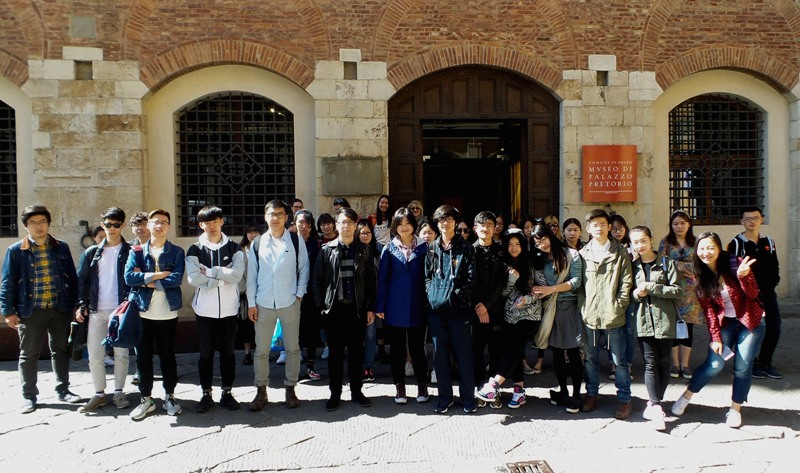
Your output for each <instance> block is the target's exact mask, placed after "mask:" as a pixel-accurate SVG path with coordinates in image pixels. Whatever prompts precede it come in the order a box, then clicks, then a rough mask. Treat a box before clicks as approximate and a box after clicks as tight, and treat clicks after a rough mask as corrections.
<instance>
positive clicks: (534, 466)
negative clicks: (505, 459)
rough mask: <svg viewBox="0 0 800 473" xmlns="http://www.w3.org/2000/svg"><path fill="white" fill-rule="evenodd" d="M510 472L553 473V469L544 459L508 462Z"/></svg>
mask: <svg viewBox="0 0 800 473" xmlns="http://www.w3.org/2000/svg"><path fill="white" fill-rule="evenodd" d="M506 466H507V467H508V471H509V473H553V469H552V468H550V465H548V464H547V462H546V461H544V460H531V461H526V462H517V463H508V464H507V465H506Z"/></svg>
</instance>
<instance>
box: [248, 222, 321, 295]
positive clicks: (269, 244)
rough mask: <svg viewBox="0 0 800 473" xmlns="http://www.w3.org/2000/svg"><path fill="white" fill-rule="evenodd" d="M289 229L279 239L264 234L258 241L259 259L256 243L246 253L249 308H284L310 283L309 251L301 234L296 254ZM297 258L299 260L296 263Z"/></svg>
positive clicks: (304, 290)
mask: <svg viewBox="0 0 800 473" xmlns="http://www.w3.org/2000/svg"><path fill="white" fill-rule="evenodd" d="M291 238H292V237H291V236H290V233H289V231H288V230H284V232H283V236H281V238H280V239H275V238H273V237H272V234H271V233H265V234H264V236H262V237H261V240H260V241H259V248H258V261H256V253H255V248H254V245H250V250H249V251H248V253H247V307H255V306H256V305H259V306H261V307H265V308H267V309H283V308H286V307H289V306H290V305H292V304H294V303H295V302H296V301H297V298H298V297H303V296H304V295H305V293H306V289H307V286H308V274H309V263H308V252H307V251H306V244H305V243H304V242H303V239H302V238H300V237H299V236H298V240H299V241H298V244H297V249H298V250H299V254H298V255H296V256H295V252H294V245H293V244H292V240H291ZM295 261H297V263H296V264H295Z"/></svg>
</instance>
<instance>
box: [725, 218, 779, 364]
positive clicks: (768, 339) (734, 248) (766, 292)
mask: <svg viewBox="0 0 800 473" xmlns="http://www.w3.org/2000/svg"><path fill="white" fill-rule="evenodd" d="M762 223H764V214H763V213H762V212H761V209H760V208H758V207H748V208H745V209H744V212H742V225H743V226H744V231H743V232H742V233H740V234H738V235H737V236H736V237H734V238H733V240H731V242H730V243H729V244H728V253H730V254H732V255H736V256H738V257H739V258H744V257H745V256H749V257H750V258H751V259H755V260H756V263H755V264H754V265H753V274H755V276H756V283H757V284H758V291H759V292H760V293H761V302H762V303H763V304H764V322H765V323H766V333H765V335H764V341H763V342H761V351H760V353H759V354H758V356H757V357H756V359H755V360H753V363H754V364H753V377H754V378H758V379H763V378H765V377H767V376H769V377H770V378H773V379H781V378H783V376H782V375H781V373H780V371H778V370H777V369H776V368H775V367H774V366H772V355H773V354H774V353H775V348H776V347H777V345H778V339H779V338H780V336H781V313H780V309H779V308H778V295H777V294H776V293H775V288H776V287H777V286H778V283H779V282H780V281H781V275H780V269H779V267H778V252H777V250H776V249H775V241H774V240H773V239H772V238H770V237H768V236H767V235H762V234H761V224H762Z"/></svg>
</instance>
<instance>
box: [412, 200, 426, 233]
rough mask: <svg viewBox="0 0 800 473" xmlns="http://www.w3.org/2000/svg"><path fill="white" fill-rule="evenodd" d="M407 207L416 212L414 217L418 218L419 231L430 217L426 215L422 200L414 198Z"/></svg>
mask: <svg viewBox="0 0 800 473" xmlns="http://www.w3.org/2000/svg"><path fill="white" fill-rule="evenodd" d="M407 207H408V210H410V211H411V213H412V214H414V218H415V219H417V231H419V229H420V228H422V224H423V223H427V222H428V217H426V216H425V209H423V208H422V202H420V201H418V200H412V201H411V202H409V203H408V206H407Z"/></svg>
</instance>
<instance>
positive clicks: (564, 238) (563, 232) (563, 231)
mask: <svg viewBox="0 0 800 473" xmlns="http://www.w3.org/2000/svg"><path fill="white" fill-rule="evenodd" d="M573 223H574V224H575V225H577V227H578V228H580V229H581V231H583V225H582V224H581V221H580V220H578V219H577V218H575V217H570V218H568V219H566V220H564V223H562V224H561V241H562V242H563V243H564V244H565V245H566V246H569V245H567V233H566V229H567V227H568V226H570V225H572V224H573ZM581 248H583V241H582V240H581V237H580V235H578V244H577V246H576V248H575V249H576V250H580V249H581Z"/></svg>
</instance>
